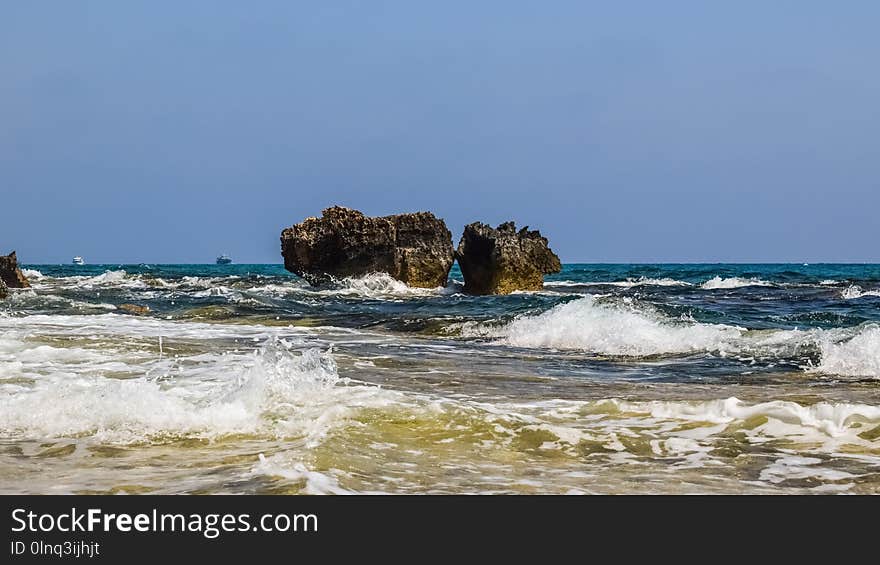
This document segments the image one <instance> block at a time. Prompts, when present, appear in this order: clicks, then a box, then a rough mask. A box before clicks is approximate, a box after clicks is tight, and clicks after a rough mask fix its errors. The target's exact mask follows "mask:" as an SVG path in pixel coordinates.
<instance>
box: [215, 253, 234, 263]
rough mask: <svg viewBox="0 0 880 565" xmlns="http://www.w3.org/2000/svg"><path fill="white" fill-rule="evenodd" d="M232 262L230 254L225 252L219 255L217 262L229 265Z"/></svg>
mask: <svg viewBox="0 0 880 565" xmlns="http://www.w3.org/2000/svg"><path fill="white" fill-rule="evenodd" d="M230 263H232V257H230V256H229V255H225V254H224V255H221V256H219V257H217V264H218V265H228V264H230Z"/></svg>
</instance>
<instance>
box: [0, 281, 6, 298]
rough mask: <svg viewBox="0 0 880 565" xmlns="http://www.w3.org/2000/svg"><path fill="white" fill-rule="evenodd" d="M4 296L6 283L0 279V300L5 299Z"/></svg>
mask: <svg viewBox="0 0 880 565" xmlns="http://www.w3.org/2000/svg"><path fill="white" fill-rule="evenodd" d="M6 294H7V290H6V283H5V282H3V279H0V298H6Z"/></svg>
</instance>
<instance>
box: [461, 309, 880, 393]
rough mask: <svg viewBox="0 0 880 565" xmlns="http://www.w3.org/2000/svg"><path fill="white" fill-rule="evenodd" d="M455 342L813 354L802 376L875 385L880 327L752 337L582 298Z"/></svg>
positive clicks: (647, 352)
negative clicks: (815, 361)
mask: <svg viewBox="0 0 880 565" xmlns="http://www.w3.org/2000/svg"><path fill="white" fill-rule="evenodd" d="M461 335H462V336H463V337H471V338H473V337H477V338H479V337H488V338H495V339H496V343H499V344H504V345H511V346H515V347H529V348H543V349H560V350H576V351H584V352H588V353H594V354H599V355H610V356H621V357H649V356H657V355H682V354H685V355H686V354H692V353H715V354H719V355H723V356H727V355H731V356H736V357H741V358H744V359H753V358H755V357H761V358H777V359H785V358H796V357H797V356H798V352H799V351H800V350H803V349H804V348H808V349H812V350H818V351H819V353H820V356H821V362H820V363H819V365H818V366H812V365H809V366H805V367H804V368H805V369H808V370H812V371H818V372H822V373H828V374H836V375H845V376H856V377H876V378H880V327H878V326H877V325H876V324H868V325H866V326H861V327H856V328H834V329H830V330H822V329H811V330H797V329H795V330H758V331H754V330H753V331H749V330H746V329H745V328H740V327H736V326H730V325H724V324H707V323H701V322H695V321H693V320H690V319H681V318H679V319H675V318H670V317H669V316H667V315H665V314H663V313H661V312H658V311H657V310H655V309H654V308H652V307H650V306H648V305H646V304H643V303H640V302H639V301H637V300H633V299H631V298H617V299H604V300H603V299H600V298H599V297H597V296H592V295H588V296H585V297H584V298H580V299H578V300H573V301H571V302H567V303H565V304H560V305H558V306H555V307H553V308H551V309H550V310H547V311H545V312H543V313H541V314H537V315H521V316H518V317H516V318H515V319H514V320H513V321H511V322H509V323H507V324H504V325H502V326H500V327H499V326H492V325H488V324H482V323H466V324H462V325H461Z"/></svg>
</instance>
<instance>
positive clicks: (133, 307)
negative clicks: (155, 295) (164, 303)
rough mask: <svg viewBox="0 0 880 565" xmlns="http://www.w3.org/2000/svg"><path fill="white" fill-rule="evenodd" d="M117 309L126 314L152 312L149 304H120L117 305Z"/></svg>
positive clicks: (137, 314) (141, 314)
mask: <svg viewBox="0 0 880 565" xmlns="http://www.w3.org/2000/svg"><path fill="white" fill-rule="evenodd" d="M116 309H117V310H119V311H121V312H124V313H126V314H133V315H135V316H146V315H147V314H149V313H150V307H149V306H141V305H140V304H120V305H119V306H117V307H116Z"/></svg>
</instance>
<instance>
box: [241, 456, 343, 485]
mask: <svg viewBox="0 0 880 565" xmlns="http://www.w3.org/2000/svg"><path fill="white" fill-rule="evenodd" d="M251 474H252V475H267V476H272V477H282V478H285V479H288V480H292V481H296V482H300V481H302V482H304V483H305V486H304V487H303V489H302V494H353V493H352V491H349V490H346V489H344V488H342V487H340V486H339V482H338V481H337V480H336V479H335V478H333V477H331V476H329V475H326V474H324V473H319V472H318V471H313V470H311V469H309V468H308V467H307V466H306V465H305V463H303V462H301V461H291V460H289V457H285V456H283V455H273V456H271V457H266V456H265V455H263V454H262V453H260V454H259V462H258V463H257V464H256V465H254V467H253V469H251Z"/></svg>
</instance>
